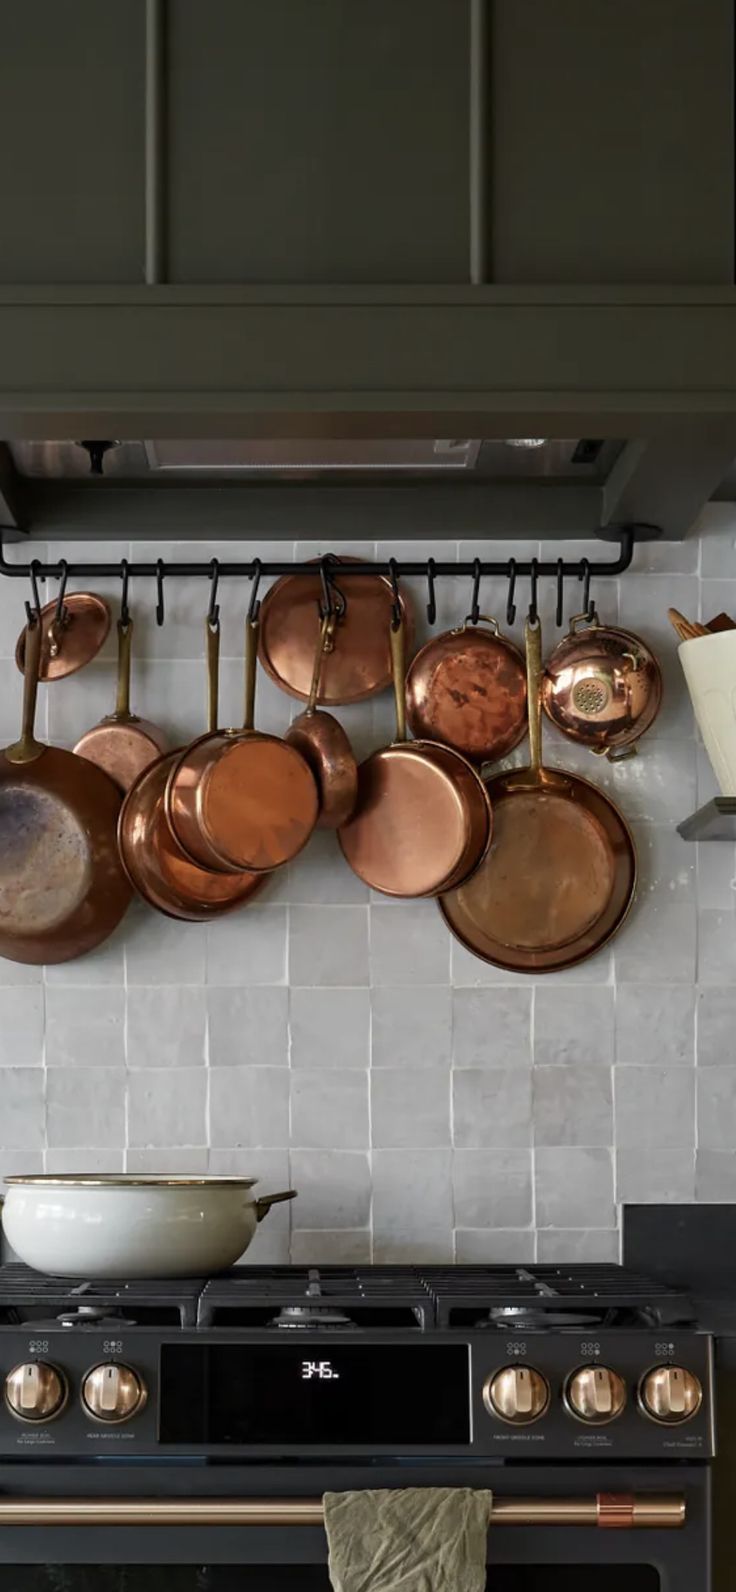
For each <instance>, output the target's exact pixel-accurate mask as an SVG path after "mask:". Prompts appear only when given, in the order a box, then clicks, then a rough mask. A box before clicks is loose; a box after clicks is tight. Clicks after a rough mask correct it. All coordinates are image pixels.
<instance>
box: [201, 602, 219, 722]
mask: <svg viewBox="0 0 736 1592" xmlns="http://www.w3.org/2000/svg"><path fill="white" fill-rule="evenodd" d="M204 629H205V653H206V657H207V731H208V734H210V735H214V734H215V731H216V729H217V720H218V718H219V713H220V621H219V619H218V620H215V621H214V623H213V621H212V620H211V619H210V618H209V617H208V618H207V619H205V622H204Z"/></svg>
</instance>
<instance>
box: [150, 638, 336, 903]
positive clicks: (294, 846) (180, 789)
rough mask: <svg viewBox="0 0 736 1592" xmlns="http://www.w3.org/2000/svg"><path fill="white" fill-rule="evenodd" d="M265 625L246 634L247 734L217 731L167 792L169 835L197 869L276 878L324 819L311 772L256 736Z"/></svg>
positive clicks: (281, 744)
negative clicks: (260, 642) (274, 872)
mask: <svg viewBox="0 0 736 1592" xmlns="http://www.w3.org/2000/svg"><path fill="white" fill-rule="evenodd" d="M258 632H259V622H258V618H257V616H256V614H255V612H254V614H253V617H249V618H248V620H247V623H246V627H245V715H244V719H243V728H242V729H241V730H216V731H215V732H214V733H213V734H209V735H204V736H202V737H201V738H200V739H199V740H198V741H195V742H194V743H193V745H192V746H189V747H187V748H186V750H185V751H184V752H182V753H181V755H180V757H179V758H178V760H177V761H176V762H175V764H174V766H173V768H172V770H171V773H170V774H169V778H168V783H167V786H166V813H167V816H168V820H169V824H170V825H171V830H172V833H173V835H174V836H175V838H176V840H177V841H178V843H179V845H180V846H181V847H182V849H183V850H184V851H185V852H186V854H187V856H189V857H190V858H191V860H192V862H196V863H198V864H199V866H200V867H202V868H211V869H214V870H217V869H220V870H221V871H222V872H225V873H233V872H242V871H243V869H247V870H249V871H251V872H254V873H262V872H270V870H271V869H273V868H279V867H281V866H282V865H283V864H284V863H285V862H290V861H291V859H292V858H293V857H296V856H297V854H298V852H300V851H301V850H302V848H303V847H304V846H305V845H306V843H307V841H308V839H309V837H310V835H311V833H312V831H313V829H314V827H315V824H316V822H317V818H318V816H319V796H318V792H317V785H316V782H315V778H314V775H313V773H312V770H311V768H310V767H309V764H308V763H306V762H305V760H304V758H303V757H302V756H301V754H300V753H299V752H298V751H297V749H296V747H295V746H289V745H288V743H287V742H286V741H284V740H281V739H280V737H279V736H277V735H266V734H265V733H264V732H263V731H261V730H256V729H254V712H255V692H256V672H257V659H258Z"/></svg>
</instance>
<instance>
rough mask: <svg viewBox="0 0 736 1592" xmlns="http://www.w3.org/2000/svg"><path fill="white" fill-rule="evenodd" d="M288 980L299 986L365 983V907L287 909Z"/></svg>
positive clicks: (366, 961) (366, 956)
mask: <svg viewBox="0 0 736 1592" xmlns="http://www.w3.org/2000/svg"><path fill="white" fill-rule="evenodd" d="M289 979H290V982H291V983H292V984H300V985H310V984H317V985H322V986H330V985H338V986H340V985H346V986H349V987H350V988H353V987H355V986H359V985H362V984H367V983H368V907H367V906H331V907H330V906H293V907H290V908H289Z"/></svg>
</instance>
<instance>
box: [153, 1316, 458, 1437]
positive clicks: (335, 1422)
mask: <svg viewBox="0 0 736 1592" xmlns="http://www.w3.org/2000/svg"><path fill="white" fill-rule="evenodd" d="M468 1355H469V1351H468V1348H467V1345H465V1344H454V1343H453V1344H434V1345H427V1346H426V1347H425V1346H424V1345H422V1344H419V1343H417V1344H411V1345H409V1344H392V1343H386V1344H383V1343H378V1344H376V1343H362V1344H357V1343H344V1342H342V1343H340V1344H336V1345H335V1347H334V1349H333V1347H332V1344H330V1348H329V1353H328V1354H325V1353H324V1352H323V1349H322V1345H320V1346H319V1347H318V1348H315V1347H314V1346H313V1345H311V1344H310V1345H308V1344H304V1343H301V1344H299V1343H294V1342H293V1341H290V1342H289V1343H268V1344H264V1343H253V1342H247V1341H246V1342H242V1343H238V1344H234V1343H217V1344H204V1343H203V1344H199V1343H197V1344H185V1343H183V1344H178V1343H177V1344H165V1345H164V1346H163V1348H162V1350H161V1395H160V1410H159V1440H160V1441H161V1442H162V1443H182V1444H190V1445H191V1444H205V1445H206V1444H227V1445H238V1446H242V1447H249V1446H264V1445H266V1444H271V1445H282V1446H290V1445H293V1446H295V1447H298V1448H300V1449H302V1448H305V1447H308V1446H309V1445H315V1446H316V1445H322V1446H324V1445H326V1444H336V1445H337V1444H339V1445H340V1446H341V1447H343V1448H344V1447H345V1445H347V1444H352V1445H354V1446H355V1447H365V1446H367V1445H369V1446H371V1447H378V1446H381V1445H383V1446H385V1447H387V1448H397V1447H403V1446H406V1447H407V1448H409V1447H413V1446H419V1445H421V1446H431V1447H441V1446H448V1445H451V1446H453V1447H454V1446H461V1445H462V1444H464V1443H469V1442H470V1391H469V1363H468Z"/></svg>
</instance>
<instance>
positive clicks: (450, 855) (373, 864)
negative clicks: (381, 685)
mask: <svg viewBox="0 0 736 1592" xmlns="http://www.w3.org/2000/svg"><path fill="white" fill-rule="evenodd" d="M391 654H392V663H393V677H394V695H395V700H396V739H395V741H394V742H393V743H392V744H391V745H390V746H385V747H383V748H382V749H381V750H380V751H377V752H373V753H372V754H371V756H370V757H368V758H366V760H365V762H363V763H361V764H360V767H359V769H358V800H357V804H356V808H355V812H354V814H353V816H352V818H351V819H349V821H348V823H347V824H344V825H343V827H342V828H341V829H340V831H339V841H340V845H341V847H342V851H343V855H344V857H345V860H346V862H348V864H349V865H350V867H351V868H352V870H353V872H354V873H357V875H358V878H360V879H363V880H364V882H365V883H366V884H369V885H371V886H372V888H373V889H374V890H381V891H382V892H383V893H384V895H391V896H402V897H409V898H411V897H417V896H431V895H436V894H437V893H438V892H439V891H441V890H447V889H449V888H451V886H452V885H454V884H458V883H459V882H460V880H461V879H466V878H467V877H468V876H469V874H471V873H472V872H473V871H474V869H475V868H477V867H478V865H479V863H480V862H481V861H482V858H483V857H484V856H485V853H486V851H487V850H488V846H489V844H490V839H491V831H492V827H493V820H492V813H491V806H490V802H489V800H488V794H487V792H486V789H485V786H484V784H483V781H482V780H481V778H480V776H479V775H478V773H477V772H476V770H475V769H474V768H473V766H472V764H471V763H468V762H467V760H466V759H465V758H464V757H461V756H460V753H459V752H455V751H453V750H452V748H450V747H449V746H440V745H437V744H435V743H434V742H431V741H407V739H406V718H405V659H404V626H403V623H402V622H401V621H400V622H399V623H398V624H397V625H396V627H395V628H394V627H393V626H392V628H391Z"/></svg>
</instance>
